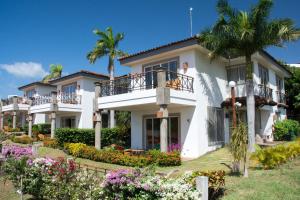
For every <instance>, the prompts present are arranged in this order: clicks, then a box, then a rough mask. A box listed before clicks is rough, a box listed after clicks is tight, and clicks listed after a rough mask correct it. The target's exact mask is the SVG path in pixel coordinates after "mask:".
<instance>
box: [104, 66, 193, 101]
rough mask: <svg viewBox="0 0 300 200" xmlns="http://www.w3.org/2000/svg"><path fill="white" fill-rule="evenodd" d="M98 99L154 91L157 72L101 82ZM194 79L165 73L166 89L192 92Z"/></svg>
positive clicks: (156, 84) (168, 72)
mask: <svg viewBox="0 0 300 200" xmlns="http://www.w3.org/2000/svg"><path fill="white" fill-rule="evenodd" d="M100 84H101V92H100V97H104V96H112V95H119V94H124V93H132V92H134V91H141V90H150V89H155V88H157V86H158V80H157V71H150V72H146V73H140V74H129V75H127V76H123V77H119V78H116V79H115V80H108V81H102V82H100ZM193 85H194V78H193V77H190V76H186V75H183V74H179V73H176V72H171V71H166V85H165V86H166V87H169V88H171V89H174V90H178V91H188V92H192V93H193V92H194V88H193Z"/></svg>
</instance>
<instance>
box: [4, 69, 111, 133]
mask: <svg viewBox="0 0 300 200" xmlns="http://www.w3.org/2000/svg"><path fill="white" fill-rule="evenodd" d="M108 79H109V77H108V76H106V75H103V74H98V73H94V72H89V71H84V70H82V71H79V72H76V73H73V74H70V75H67V76H64V77H61V78H58V79H55V80H52V81H50V82H49V84H45V83H40V82H36V83H31V84H28V85H25V86H22V87H20V88H19V89H20V90H22V91H24V98H17V99H20V100H18V101H20V102H21V103H18V104H17V106H18V110H20V111H23V112H24V114H26V115H28V117H27V119H28V120H29V121H30V123H33V124H36V123H44V122H48V123H50V122H51V124H52V137H53V134H54V129H55V128H60V127H70V128H75V127H76V128H93V126H94V122H93V105H94V103H93V102H94V96H95V94H94V93H95V91H94V82H96V81H99V80H108ZM7 107H8V108H11V109H10V110H11V111H12V110H13V109H14V103H13V102H12V101H11V102H8V105H7V106H6V105H5V106H2V112H6V111H7V110H8V109H7ZM107 115H108V114H107V113H104V114H103V116H102V117H103V119H104V120H103V123H104V126H108V116H107ZM37 116H39V118H38V117H37ZM37 118H38V119H39V120H38V119H37ZM42 118H43V119H44V120H42ZM31 121H32V122H31ZM1 124H3V123H1Z"/></svg>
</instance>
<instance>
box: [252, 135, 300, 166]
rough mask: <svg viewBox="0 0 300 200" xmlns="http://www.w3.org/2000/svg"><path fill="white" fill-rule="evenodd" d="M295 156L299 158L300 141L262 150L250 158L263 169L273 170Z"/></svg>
mask: <svg viewBox="0 0 300 200" xmlns="http://www.w3.org/2000/svg"><path fill="white" fill-rule="evenodd" d="M297 156H300V140H299V141H295V142H291V143H290V144H282V145H277V146H275V147H269V148H265V149H262V150H260V151H257V152H255V153H254V154H252V155H251V158H252V159H253V160H255V161H257V162H258V163H259V164H260V165H261V166H262V167H263V168H264V169H273V168H275V167H278V166H279V165H281V164H283V163H286V162H287V161H289V160H292V159H294V158H295V157H297Z"/></svg>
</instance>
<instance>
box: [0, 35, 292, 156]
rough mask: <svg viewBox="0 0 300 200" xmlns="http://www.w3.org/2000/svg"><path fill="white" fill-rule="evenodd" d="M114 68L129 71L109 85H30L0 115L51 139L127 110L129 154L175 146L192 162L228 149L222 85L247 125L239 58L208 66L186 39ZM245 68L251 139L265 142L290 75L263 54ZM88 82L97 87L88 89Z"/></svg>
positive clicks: (105, 80)
mask: <svg viewBox="0 0 300 200" xmlns="http://www.w3.org/2000/svg"><path fill="white" fill-rule="evenodd" d="M119 61H120V63H121V64H122V65H124V66H130V67H131V73H130V74H129V75H127V76H122V77H117V78H115V80H113V81H110V80H109V77H108V76H106V75H102V74H96V73H93V72H87V71H80V72H78V73H74V74H71V75H68V76H65V77H62V78H59V79H56V80H53V81H51V82H50V83H49V84H43V83H32V84H29V85H26V86H23V87H21V88H20V89H21V90H23V91H24V95H25V100H24V99H23V98H21V99H19V98H14V101H15V102H12V101H10V102H8V103H5V104H4V105H3V106H2V113H3V112H12V113H15V112H16V111H17V112H22V113H24V114H26V112H29V116H32V117H33V118H34V123H41V122H50V121H51V123H52V132H54V128H55V127H77V128H93V127H94V126H95V124H96V125H97V126H96V127H97V128H96V134H97V132H98V134H99V130H100V129H101V126H102V127H105V126H107V123H108V122H107V116H106V115H105V114H104V115H100V117H101V116H102V119H101V118H100V119H99V114H101V113H103V111H105V110H120V111H130V112H131V146H132V148H134V149H152V148H160V149H161V150H162V151H167V148H168V147H169V146H170V145H172V144H176V145H179V146H180V147H181V155H182V157H186V158H197V157H199V156H201V155H203V154H205V153H206V152H208V151H212V150H214V149H216V148H218V147H220V146H222V145H224V144H226V143H228V142H229V138H230V132H231V131H230V130H231V129H230V127H231V124H232V108H231V100H230V99H231V93H230V88H229V86H228V83H229V81H235V82H236V84H237V86H236V89H235V92H236V101H237V102H240V103H241V104H242V107H240V108H238V113H239V119H240V120H242V121H246V120H247V119H246V118H247V117H246V116H247V115H246V106H245V104H246V90H245V79H246V76H245V74H246V70H245V59H243V58H234V59H226V58H223V57H222V58H219V59H217V60H215V61H213V62H211V61H210V57H209V51H208V50H207V49H205V48H203V47H202V46H201V45H199V44H198V42H197V38H196V37H191V38H188V39H185V40H181V41H177V42H173V43H170V44H167V45H163V46H160V47H156V48H153V49H150V50H146V51H142V52H139V53H136V54H132V55H128V56H125V57H122V58H120V59H119ZM252 61H253V66H254V68H253V80H254V84H255V86H254V87H255V88H254V90H255V103H256V116H255V124H256V133H257V134H259V135H260V136H261V137H262V138H263V139H265V140H267V141H272V140H273V135H272V126H273V124H274V121H276V120H281V119H285V118H286V110H285V108H286V103H285V94H284V91H285V90H284V78H285V77H289V76H290V72H289V71H287V70H286V69H285V68H284V67H282V66H281V65H280V64H279V63H278V62H277V61H276V60H275V59H274V58H273V57H272V56H270V55H269V54H268V53H267V52H264V51H262V52H258V53H256V54H254V55H253V56H252ZM95 82H99V83H96V87H95V85H94V83H95ZM50 92H52V93H51V95H50ZM95 96H96V99H97V101H94V99H95ZM30 97H33V98H32V101H29V104H30V105H28V101H27V100H28V99H30ZM24 102H25V103H24ZM93 113H95V115H94V116H93ZM104 113H107V112H104ZM42 116H44V117H42ZM2 119H3V118H2ZM28 119H29V120H31V118H30V117H29V118H28ZM94 121H95V122H94ZM105 121H106V122H105ZM101 122H102V124H101ZM1 124H3V123H1ZM52 136H53V135H52ZM98 142H99V141H98ZM99 145H100V144H98V147H100V146H99ZM96 146H97V141H96Z"/></svg>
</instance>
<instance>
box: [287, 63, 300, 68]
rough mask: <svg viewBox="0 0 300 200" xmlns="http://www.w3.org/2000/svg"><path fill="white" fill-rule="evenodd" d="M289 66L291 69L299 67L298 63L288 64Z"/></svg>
mask: <svg viewBox="0 0 300 200" xmlns="http://www.w3.org/2000/svg"><path fill="white" fill-rule="evenodd" d="M289 66H291V67H300V63H297V64H289Z"/></svg>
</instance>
